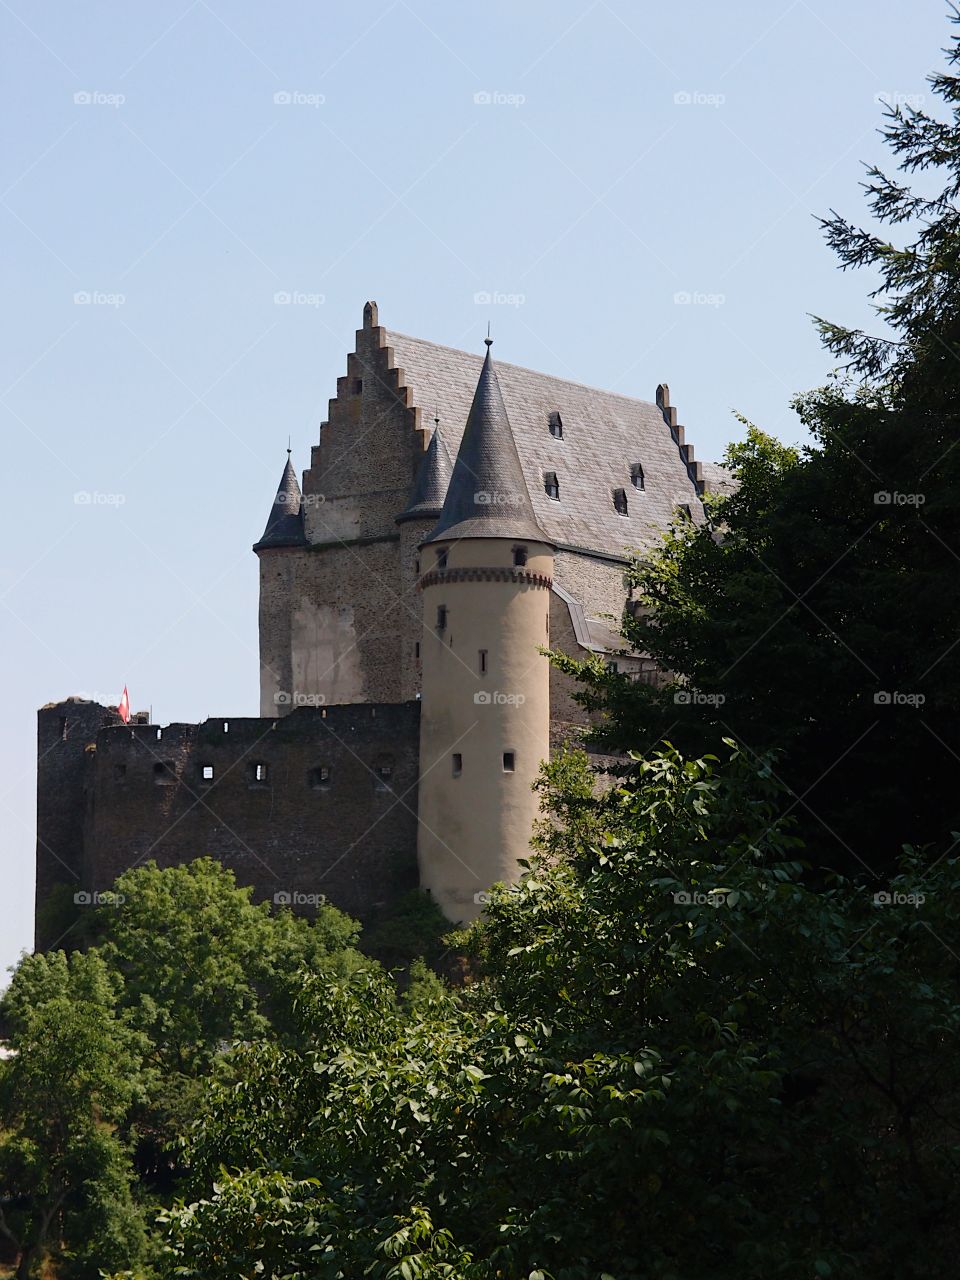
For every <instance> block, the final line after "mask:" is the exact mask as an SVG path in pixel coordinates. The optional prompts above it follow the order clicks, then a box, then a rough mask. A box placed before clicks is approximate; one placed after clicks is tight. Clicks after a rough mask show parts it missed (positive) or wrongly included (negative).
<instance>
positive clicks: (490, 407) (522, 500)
mask: <svg viewBox="0 0 960 1280" xmlns="http://www.w3.org/2000/svg"><path fill="white" fill-rule="evenodd" d="M486 341H487V354H486V358H485V359H484V362H483V368H482V369H481V370H480V378H479V381H478V382H477V389H476V391H475V392H474V395H473V404H472V405H471V406H470V413H469V415H468V417H467V425H466V427H465V428H464V432H463V439H462V440H461V441H460V451H459V453H458V454H457V461H456V463H455V465H454V468H453V476H452V478H451V480H450V485H449V488H448V489H447V496H446V498H445V499H444V503H443V510H442V511H441V512H440V519H439V521H438V523H437V526H436V528H435V529H433V531H432V532H431V533H430V534H429V536H428V537H426V538H425V539H424V541H425V542H438V541H440V540H446V539H448V538H523V539H525V540H526V541H528V542H549V541H550V540H549V538H548V537H547V535H546V534H545V533H544V532H543V530H542V529H541V528H540V526H539V525H538V524H537V520H536V517H535V516H534V514H533V505H532V503H531V502H530V494H529V492H528V491H527V485H526V481H525V480H524V478H523V470H522V468H521V466H520V457H519V454H518V453H517V446H516V444H515V443H514V440H513V432H512V431H511V430H510V421H509V419H508V418H507V411H506V408H505V407H504V403H503V396H502V395H501V394H500V384H499V382H498V381H497V374H496V370H495V369H494V367H493V361H492V360H491V358H490V339H489V338H488V339H487V340H486Z"/></svg>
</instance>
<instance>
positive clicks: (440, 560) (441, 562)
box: [437, 547, 448, 569]
mask: <svg viewBox="0 0 960 1280" xmlns="http://www.w3.org/2000/svg"><path fill="white" fill-rule="evenodd" d="M447 554H448V548H447V547H441V548H440V550H439V551H438V552H437V568H438V569H445V568H446V567H447Z"/></svg>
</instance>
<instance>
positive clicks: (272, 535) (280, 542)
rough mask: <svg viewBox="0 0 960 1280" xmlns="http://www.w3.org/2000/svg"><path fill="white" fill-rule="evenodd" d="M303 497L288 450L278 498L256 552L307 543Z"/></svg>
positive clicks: (274, 501) (275, 499)
mask: <svg viewBox="0 0 960 1280" xmlns="http://www.w3.org/2000/svg"><path fill="white" fill-rule="evenodd" d="M300 505H301V496H300V484H299V481H298V480H297V473H296V471H294V469H293V463H292V462H291V461H290V450H289V449H288V450H287V465H286V466H285V467H284V468H283V475H282V476H281V477H280V485H279V488H278V489H277V496H276V497H275V498H274V500H273V509H272V510H271V512H270V519H269V520H268V521H267V527H266V528H265V529H264V531H263V537H262V538H261V539H260V541H259V542H258V543H256V545H255V546H254V548H253V549H254V551H259V550H260V549H261V547H300V546H304V545H305V543H306V538H305V537H304V533H303V515H302V513H301V510H300Z"/></svg>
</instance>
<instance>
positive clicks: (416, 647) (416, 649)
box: [413, 640, 420, 662]
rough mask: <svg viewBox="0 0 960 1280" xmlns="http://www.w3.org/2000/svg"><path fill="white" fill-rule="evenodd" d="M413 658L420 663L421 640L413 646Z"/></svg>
mask: <svg viewBox="0 0 960 1280" xmlns="http://www.w3.org/2000/svg"><path fill="white" fill-rule="evenodd" d="M413 656H414V657H415V658H416V660H417V662H419V661H420V641H419V640H418V641H417V642H416V643H415V644H414V646H413Z"/></svg>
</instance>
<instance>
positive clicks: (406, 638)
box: [397, 418, 453, 702]
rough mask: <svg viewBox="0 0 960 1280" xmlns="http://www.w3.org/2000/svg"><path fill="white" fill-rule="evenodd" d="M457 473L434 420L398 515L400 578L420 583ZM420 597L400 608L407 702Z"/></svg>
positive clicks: (417, 661) (416, 677)
mask: <svg viewBox="0 0 960 1280" xmlns="http://www.w3.org/2000/svg"><path fill="white" fill-rule="evenodd" d="M452 475H453V462H452V460H451V458H450V452H449V450H448V449H447V446H446V444H445V443H444V440H443V435H442V433H441V428H440V419H439V418H435V419H434V430H433V435H432V436H431V437H430V443H429V444H428V445H427V448H426V450H425V451H424V454H423V458H422V459H421V462H420V466H419V467H418V468H417V477H416V480H415V482H414V486H413V493H412V495H411V497H410V501H409V502H408V504H407V506H406V508H405V509H404V510H403V511H401V513H400V514H399V515H398V516H397V524H398V526H399V528H400V581H401V583H403V584H406V583H408V582H417V581H418V579H419V578H420V567H421V566H420V559H421V554H420V544H421V543H422V542H423V540H424V538H425V537H426V536H427V534H428V533H429V532H430V531H431V529H433V528H434V526H435V525H436V523H437V520H438V519H439V518H440V513H441V511H442V510H443V500H444V498H445V497H446V493H447V489H448V488H449V487H450V479H451V476H452ZM420 605H421V601H420V599H419V598H418V597H417V596H416V594H414V595H413V596H409V597H406V596H405V599H404V607H403V609H401V611H400V626H401V630H402V632H403V647H404V651H403V653H402V655H401V690H400V696H401V699H402V700H403V701H404V702H409V701H411V700H412V699H413V698H415V697H416V696H417V695H418V694H419V693H420V671H421V648H422V642H423V625H422V621H421V618H420Z"/></svg>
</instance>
